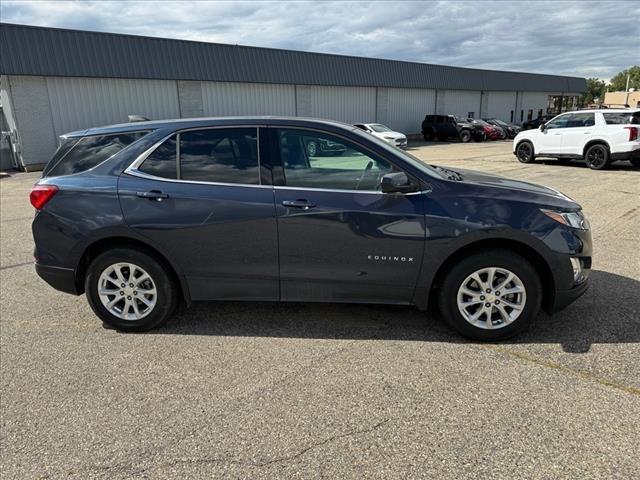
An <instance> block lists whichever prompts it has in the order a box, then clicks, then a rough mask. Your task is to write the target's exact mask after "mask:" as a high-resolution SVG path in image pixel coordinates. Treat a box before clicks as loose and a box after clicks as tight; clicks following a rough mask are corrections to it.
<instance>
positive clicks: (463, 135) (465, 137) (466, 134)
mask: <svg viewBox="0 0 640 480" xmlns="http://www.w3.org/2000/svg"><path fill="white" fill-rule="evenodd" d="M460 141H461V142H462V143H467V142H470V141H471V132H470V131H469V130H462V131H461V132H460Z"/></svg>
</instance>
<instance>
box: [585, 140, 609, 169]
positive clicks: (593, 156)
mask: <svg viewBox="0 0 640 480" xmlns="http://www.w3.org/2000/svg"><path fill="white" fill-rule="evenodd" d="M584 159H585V161H586V162H587V166H588V167H589V168H591V169H592V170H604V169H605V168H607V167H608V166H609V163H610V160H609V149H608V148H607V147H606V145H603V144H601V143H597V144H595V145H591V146H590V147H589V148H587V151H586V152H584Z"/></svg>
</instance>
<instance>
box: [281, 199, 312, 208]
mask: <svg viewBox="0 0 640 480" xmlns="http://www.w3.org/2000/svg"><path fill="white" fill-rule="evenodd" d="M282 205H283V206H285V207H288V208H300V209H302V210H309V209H310V208H313V207H315V206H316V204H315V203H311V202H310V201H308V200H305V199H303V198H299V199H297V200H284V201H283V202H282Z"/></svg>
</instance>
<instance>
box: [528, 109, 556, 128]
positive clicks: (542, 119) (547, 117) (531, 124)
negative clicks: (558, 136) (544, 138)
mask: <svg viewBox="0 0 640 480" xmlns="http://www.w3.org/2000/svg"><path fill="white" fill-rule="evenodd" d="M557 116H558V114H556V113H554V114H551V115H541V116H539V117H538V118H534V119H533V120H527V121H526V122H524V123H523V124H522V129H523V130H533V129H534V128H538V127H539V126H540V125H542V124H543V123H547V122H548V121H549V120H551V119H553V118H556V117H557Z"/></svg>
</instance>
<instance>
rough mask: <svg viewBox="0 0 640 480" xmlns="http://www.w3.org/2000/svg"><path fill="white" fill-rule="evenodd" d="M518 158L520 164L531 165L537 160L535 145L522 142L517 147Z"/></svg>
mask: <svg viewBox="0 0 640 480" xmlns="http://www.w3.org/2000/svg"><path fill="white" fill-rule="evenodd" d="M516 158H517V159H518V161H519V162H520V163H531V162H533V161H534V160H535V159H536V156H535V153H534V150H533V144H532V143H531V142H529V141H527V140H525V141H522V142H520V143H519V144H518V146H517V147H516Z"/></svg>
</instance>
